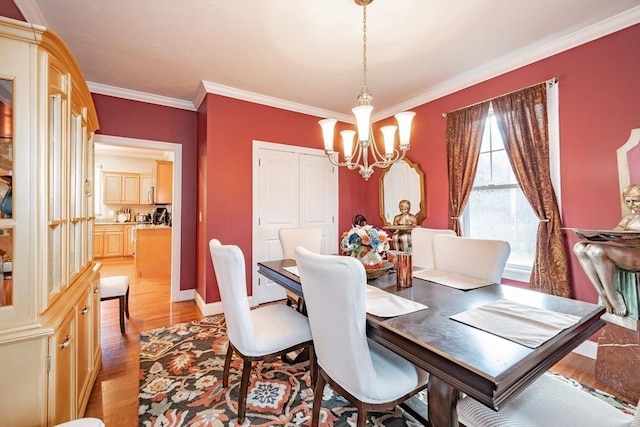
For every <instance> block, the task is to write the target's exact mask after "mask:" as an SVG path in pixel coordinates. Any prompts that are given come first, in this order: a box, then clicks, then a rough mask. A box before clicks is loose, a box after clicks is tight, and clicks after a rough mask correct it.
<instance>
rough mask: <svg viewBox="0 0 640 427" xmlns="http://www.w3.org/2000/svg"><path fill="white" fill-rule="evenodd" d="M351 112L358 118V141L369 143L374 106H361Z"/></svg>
mask: <svg viewBox="0 0 640 427" xmlns="http://www.w3.org/2000/svg"><path fill="white" fill-rule="evenodd" d="M351 111H353V114H354V115H355V116H356V127H357V128H358V141H360V142H362V141H367V142H368V141H369V130H370V129H371V112H372V111H373V106H371V105H359V106H357V107H354V108H353V109H352V110H351Z"/></svg>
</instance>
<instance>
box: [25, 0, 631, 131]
mask: <svg viewBox="0 0 640 427" xmlns="http://www.w3.org/2000/svg"><path fill="white" fill-rule="evenodd" d="M14 2H15V4H16V6H17V7H18V9H19V10H20V12H21V13H22V15H23V16H24V17H25V19H26V20H27V22H30V23H35V24H39V25H44V26H46V20H45V19H44V16H43V15H42V13H41V12H40V9H39V8H38V5H37V3H36V2H35V0H14ZM638 23H640V6H636V7H634V8H632V9H629V10H628V11H626V12H623V13H620V14H618V15H616V16H613V17H611V18H608V19H605V20H603V21H601V22H598V23H596V24H593V25H591V26H589V27H587V28H584V29H581V30H579V31H575V32H573V33H570V34H567V35H565V36H563V37H560V38H554V39H551V40H543V41H541V42H540V43H538V44H535V45H532V46H528V47H527V48H525V49H520V50H518V51H516V52H513V53H512V54H510V55H507V56H504V57H502V58H499V59H498V60H495V61H493V62H491V63H489V64H486V65H484V66H482V67H478V68H475V69H473V70H469V71H467V72H465V73H464V74H462V75H460V76H458V77H456V78H454V79H451V80H448V81H446V82H444V83H442V84H439V85H437V86H435V87H433V88H431V89H430V90H428V91H426V92H424V93H422V94H419V95H417V96H415V97H413V98H411V99H409V100H407V101H405V102H402V103H400V104H397V105H395V106H392V107H389V108H387V109H385V110H381V111H379V112H377V113H374V115H373V117H372V120H373V121H379V120H382V119H384V118H387V117H390V116H392V115H393V114H395V113H396V112H398V111H405V110H408V109H411V108H415V107H417V106H419V105H423V104H426V103H427V102H431V101H433V100H435V99H438V98H441V97H443V96H446V95H449V94H451V93H454V92H457V91H460V90H462V89H465V88H467V87H470V86H473V85H475V84H478V83H481V82H484V81H486V80H489V79H492V78H494V77H497V76H499V75H502V74H505V73H507V72H509V71H513V70H515V69H518V68H521V67H524V66H526V65H529V64H531V63H533V62H536V61H540V60H542V59H545V58H548V57H550V56H553V55H556V54H558V53H560V52H564V51H566V50H569V49H572V48H574V47H577V46H580V45H582V44H585V43H588V42H590V41H593V40H596V39H598V38H601V37H604V36H607V35H609V34H612V33H614V32H616V31H620V30H623V29H625V28H628V27H630V26H633V25H636V24H638ZM87 84H88V86H89V90H90V91H91V92H93V93H98V94H102V95H108V96H114V97H118V98H124V99H130V100H134V101H140V102H147V103H151V104H158V105H164V106H167V107H172V108H178V109H182V110H190V111H196V110H197V109H198V107H199V106H200V104H201V103H202V102H203V101H204V99H205V97H206V94H207V93H213V94H217V95H222V96H227V97H230V98H235V99H240V100H244V101H248V102H253V103H257V104H262V105H267V106H271V107H275V108H281V109H284V110H289V111H294V112H297V113H302V114H308V115H312V116H317V117H331V118H335V119H337V120H340V121H342V122H346V123H353V122H354V118H353V117H352V116H351V115H347V114H343V113H338V112H335V111H329V110H325V109H321V108H316V107H313V106H310V105H305V104H300V103H296V102H291V101H287V100H284V99H279V98H274V97H271V96H267V95H262V94H259V93H254V92H249V91H246V90H242V89H236V88H233V87H230V86H224V85H220V84H217V83H212V82H208V81H205V80H203V81H201V84H200V85H199V86H198V89H197V93H196V95H195V97H194V99H193V100H192V101H187V100H182V99H176V98H170V97H166V96H162V95H154V94H150V93H145V92H140V91H135V90H130V89H123V88H118V87H115V86H109V85H105V84H101V83H93V82H87Z"/></svg>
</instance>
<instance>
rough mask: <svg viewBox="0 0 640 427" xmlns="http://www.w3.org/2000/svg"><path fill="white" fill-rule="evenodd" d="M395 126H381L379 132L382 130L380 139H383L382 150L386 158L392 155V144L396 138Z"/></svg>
mask: <svg viewBox="0 0 640 427" xmlns="http://www.w3.org/2000/svg"><path fill="white" fill-rule="evenodd" d="M396 129H398V127H397V126H382V127H381V128H380V132H382V139H383V140H384V152H385V154H386V156H387V158H389V157H391V156H392V155H393V145H394V143H395V139H396Z"/></svg>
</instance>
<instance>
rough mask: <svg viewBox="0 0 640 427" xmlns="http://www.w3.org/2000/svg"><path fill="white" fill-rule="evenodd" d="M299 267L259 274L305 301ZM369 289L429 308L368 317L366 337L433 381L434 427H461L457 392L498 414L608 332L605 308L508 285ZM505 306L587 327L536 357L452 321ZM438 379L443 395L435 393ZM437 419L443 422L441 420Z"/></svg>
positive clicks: (391, 284)
mask: <svg viewBox="0 0 640 427" xmlns="http://www.w3.org/2000/svg"><path fill="white" fill-rule="evenodd" d="M293 265H295V261H293V260H280V261H269V262H262V263H258V266H259V273H261V274H263V275H265V276H266V277H268V278H270V279H271V280H273V281H275V282H276V283H279V284H281V285H282V286H284V287H286V288H288V289H289V290H290V291H292V292H294V293H296V294H298V295H300V296H304V292H303V288H302V286H301V284H300V278H299V277H298V276H296V275H294V274H291V273H289V272H287V271H285V270H283V267H287V266H293ZM369 284H370V285H374V286H376V287H378V288H380V289H383V290H385V291H387V292H390V293H392V294H396V295H398V296H401V297H404V298H407V299H410V300H414V301H417V302H420V303H422V304H425V305H427V306H428V307H429V308H428V309H427V310H421V311H417V312H414V313H410V314H406V315H403V316H398V317H393V318H379V317H376V316H372V315H367V335H368V336H369V337H370V338H371V339H373V340H375V341H378V342H380V343H381V344H383V345H385V346H386V347H388V348H390V349H391V350H393V351H395V352H397V353H398V354H401V355H402V356H404V357H405V358H407V359H408V360H410V361H411V362H413V363H415V364H416V365H417V366H420V367H421V368H423V369H425V370H426V371H428V372H430V373H431V379H430V387H429V419H430V420H431V422H432V424H434V425H457V415H456V414H455V403H456V402H457V394H458V393H457V392H458V391H461V392H464V393H467V394H469V395H470V396H472V397H473V398H475V399H477V400H478V401H480V402H482V403H483V404H485V405H487V406H489V407H491V408H494V409H497V410H499V409H500V408H501V407H502V406H504V405H505V404H506V403H507V402H508V401H509V400H510V399H512V398H513V397H515V396H516V395H517V394H518V393H519V392H520V391H522V390H523V389H524V388H526V387H527V386H528V385H529V384H530V383H531V382H533V381H534V380H535V379H536V378H538V377H539V376H540V375H541V374H543V373H544V372H545V371H547V370H548V369H549V368H551V367H552V366H553V365H554V364H556V363H557V362H558V361H559V360H560V359H562V358H563V357H564V356H565V355H567V354H568V353H570V352H571V350H573V349H574V348H576V347H577V346H578V345H579V344H580V343H582V342H583V341H585V340H586V339H587V338H589V337H590V336H591V335H592V334H593V333H595V332H596V331H597V330H598V329H600V328H601V327H602V326H604V324H605V322H604V321H602V320H601V319H600V316H601V315H602V314H603V313H604V310H605V309H604V307H602V306H598V305H595V304H591V303H586V302H582V301H577V300H572V299H568V298H562V297H556V296H552V295H547V294H543V293H540V292H535V291H530V290H525V289H520V288H516V287H513V286H508V285H491V286H486V287H482V288H478V289H474V290H469V291H462V290H459V289H455V288H451V287H448V286H444V285H440V284H437V283H433V282H429V281H426V280H421V279H417V278H415V277H414V278H413V286H412V287H410V288H400V287H398V286H396V277H395V274H393V273H390V274H388V275H385V276H383V277H381V278H380V279H377V280H373V281H370V282H369ZM502 298H504V299H508V300H511V301H515V302H518V303H521V304H526V305H529V306H533V307H537V308H541V309H546V310H551V311H555V312H559V313H566V314H572V315H575V316H578V317H580V318H581V319H580V321H579V322H578V323H577V324H576V325H574V326H572V327H570V328H568V329H565V330H563V331H562V332H560V333H559V334H558V335H556V336H555V337H553V338H552V339H550V340H549V341H547V342H545V343H544V344H542V345H540V346H539V347H537V348H535V349H532V348H529V347H526V346H523V345H521V344H518V343H515V342H513V341H509V340H507V339H504V338H501V337H499V336H496V335H493V334H491V333H488V332H485V331H482V330H480V329H476V328H474V327H471V326H468V325H465V324H463V323H460V322H457V321H455V320H451V319H450V318H449V317H450V316H452V315H454V314H457V313H461V312H463V311H466V310H469V309H472V308H475V307H478V306H481V305H484V304H487V303H490V302H492V301H496V300H499V299H502ZM434 377H436V380H435V384H438V385H439V387H440V388H442V387H444V389H443V390H441V391H437V390H432V387H431V382H432V380H434ZM432 393H433V394H434V396H432ZM454 395H455V396H454ZM432 397H433V403H432ZM432 404H433V405H434V407H432ZM443 405H444V407H443ZM451 405H453V408H451ZM435 411H440V412H442V411H444V412H445V414H444V415H442V418H441V419H440V415H438V414H436V413H435ZM452 411H453V412H452ZM452 417H455V418H456V419H455V420H453V419H451V418H452Z"/></svg>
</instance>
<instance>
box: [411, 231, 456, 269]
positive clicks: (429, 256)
mask: <svg viewBox="0 0 640 427" xmlns="http://www.w3.org/2000/svg"><path fill="white" fill-rule="evenodd" d="M436 234H448V235H450V236H455V235H456V232H455V231H453V230H447V229H445V228H422V227H416V228H414V229H413V230H411V264H412V265H413V268H416V267H418V268H426V269H430V268H433V236H435V235H436Z"/></svg>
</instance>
